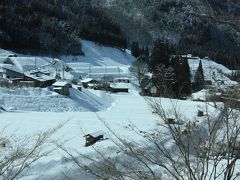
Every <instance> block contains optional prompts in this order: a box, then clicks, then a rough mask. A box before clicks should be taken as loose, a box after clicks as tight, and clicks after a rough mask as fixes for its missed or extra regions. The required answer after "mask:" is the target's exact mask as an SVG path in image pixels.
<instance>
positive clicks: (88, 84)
mask: <svg viewBox="0 0 240 180" xmlns="http://www.w3.org/2000/svg"><path fill="white" fill-rule="evenodd" d="M81 82H82V86H83V87H84V88H88V87H90V88H94V87H95V86H96V85H97V84H99V82H98V81H97V80H95V79H92V78H86V79H83V80H81Z"/></svg>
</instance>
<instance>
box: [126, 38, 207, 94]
mask: <svg viewBox="0 0 240 180" xmlns="http://www.w3.org/2000/svg"><path fill="white" fill-rule="evenodd" d="M146 49H147V48H146ZM146 52H148V51H142V49H141V48H139V45H138V43H137V42H133V45H132V54H133V55H134V56H135V57H137V60H136V62H134V63H133V64H132V66H131V68H130V71H131V72H132V73H133V75H134V76H136V77H137V78H138V82H139V85H140V87H141V88H142V89H143V88H144V86H145V82H146V80H147V81H151V82H152V83H153V84H154V85H155V86H156V87H157V90H158V94H159V95H161V96H172V97H182V96H187V95H189V94H190V93H191V92H192V91H195V90H199V89H201V88H202V87H203V85H204V74H203V68H202V62H201V61H200V62H199V66H198V68H197V70H196V72H195V74H193V76H194V77H191V72H190V67H189V63H188V57H187V56H186V55H185V56H183V55H180V54H179V53H177V50H176V48H175V47H173V46H171V45H170V44H169V43H168V41H166V40H161V39H157V40H156V41H155V43H154V47H153V50H152V53H151V55H150V56H149V55H148V53H146ZM146 72H150V73H151V74H152V77H147V76H146V74H147V73H146Z"/></svg>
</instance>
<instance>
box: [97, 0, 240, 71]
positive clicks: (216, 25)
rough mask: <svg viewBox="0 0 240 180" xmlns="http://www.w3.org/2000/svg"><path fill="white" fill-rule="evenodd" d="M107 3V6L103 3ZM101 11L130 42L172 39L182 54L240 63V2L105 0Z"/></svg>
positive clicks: (101, 4) (142, 42)
mask: <svg viewBox="0 0 240 180" xmlns="http://www.w3.org/2000/svg"><path fill="white" fill-rule="evenodd" d="M103 1H104V2H103ZM103 1H102V3H100V4H99V7H101V8H103V9H104V10H105V12H106V13H107V14H108V15H109V16H111V17H112V18H113V19H114V20H115V21H116V22H119V23H120V24H121V27H122V28H123V29H124V32H125V34H127V35H128V38H129V39H131V40H138V41H140V43H141V44H143V45H146V44H149V45H150V46H151V45H152V42H153V41H154V40H155V39H156V38H159V37H160V38H166V39H169V41H170V42H171V43H175V44H177V45H178V46H177V47H178V49H180V50H181V51H182V53H193V54H196V55H208V56H210V57H212V58H213V59H217V60H218V61H219V62H221V63H224V64H227V65H228V66H230V65H231V64H233V63H235V61H238V62H240V58H239V57H240V51H239V47H240V2H239V1H236V0H229V1H218V0H188V1H186V0H161V1H155V0H123V1H117V0H103Z"/></svg>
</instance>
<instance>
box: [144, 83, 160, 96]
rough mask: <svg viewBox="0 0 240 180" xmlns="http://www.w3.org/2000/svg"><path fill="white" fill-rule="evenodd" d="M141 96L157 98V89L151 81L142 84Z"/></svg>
mask: <svg viewBox="0 0 240 180" xmlns="http://www.w3.org/2000/svg"><path fill="white" fill-rule="evenodd" d="M141 95H143V96H157V95H158V91H157V87H156V86H155V85H154V84H153V82H151V81H149V82H146V83H145V84H143V87H142V92H141Z"/></svg>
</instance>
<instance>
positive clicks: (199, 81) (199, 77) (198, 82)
mask: <svg viewBox="0 0 240 180" xmlns="http://www.w3.org/2000/svg"><path fill="white" fill-rule="evenodd" d="M194 83H195V88H196V89H201V88H202V87H203V85H204V74H203V68H202V61H201V60H200V62H199V65H198V68H197V71H196V73H195V77H194Z"/></svg>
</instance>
